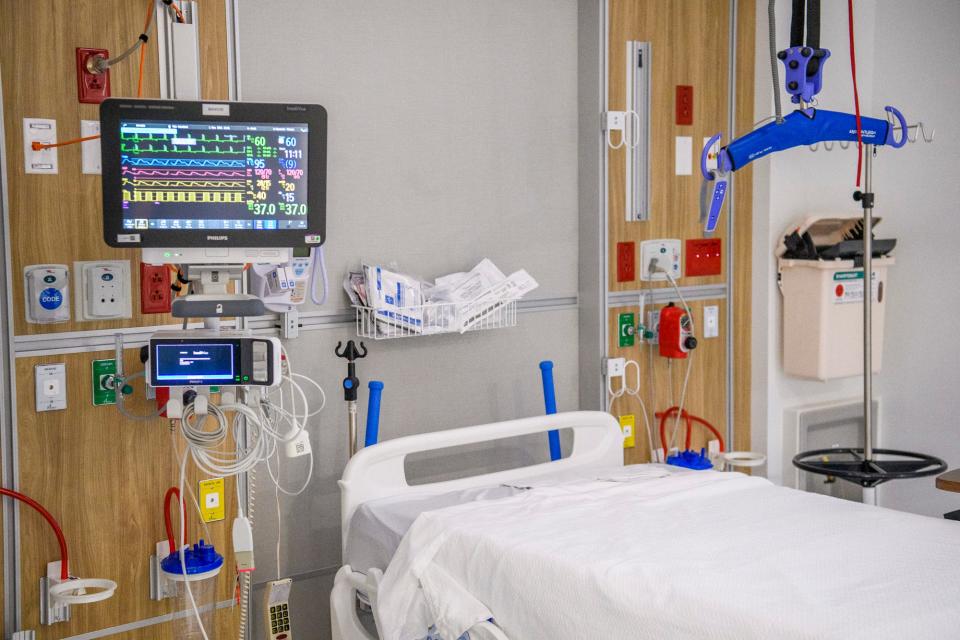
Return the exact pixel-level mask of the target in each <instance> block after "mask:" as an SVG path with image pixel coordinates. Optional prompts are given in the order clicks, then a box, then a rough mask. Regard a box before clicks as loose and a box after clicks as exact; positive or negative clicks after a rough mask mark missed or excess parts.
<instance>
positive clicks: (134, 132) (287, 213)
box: [119, 119, 309, 366]
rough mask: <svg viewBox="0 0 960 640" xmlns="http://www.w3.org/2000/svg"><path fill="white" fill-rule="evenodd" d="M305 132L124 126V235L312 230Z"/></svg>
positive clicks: (215, 125) (252, 126) (143, 123)
mask: <svg viewBox="0 0 960 640" xmlns="http://www.w3.org/2000/svg"><path fill="white" fill-rule="evenodd" d="M308 133H309V127H308V126H307V125H306V124H298V123H274V124H270V123H262V122H257V123H251V122H184V121H162V120H135V119H123V120H121V122H120V150H119V151H120V164H121V167H120V170H121V177H122V179H121V187H122V191H123V201H122V207H123V213H122V218H123V228H124V229H125V230H130V231H133V230H138V229H139V230H148V229H156V230H161V229H163V230H200V229H203V230H211V229H212V230H217V229H221V230H227V229H230V230H245V231H246V230H249V231H262V232H263V233H264V234H268V233H269V232H270V231H275V230H299V229H307V228H308V226H307V216H308V213H309V211H308V204H307V203H308V200H307V157H308V154H307V140H308ZM199 363H200V361H198V366H200V364H199Z"/></svg>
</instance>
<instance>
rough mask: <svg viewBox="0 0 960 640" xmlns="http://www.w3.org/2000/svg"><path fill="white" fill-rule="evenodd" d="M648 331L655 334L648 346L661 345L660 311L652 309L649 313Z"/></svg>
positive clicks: (648, 341)
mask: <svg viewBox="0 0 960 640" xmlns="http://www.w3.org/2000/svg"><path fill="white" fill-rule="evenodd" d="M647 331H649V332H651V333H652V334H653V337H651V338H650V339H649V340H647V343H648V344H660V310H659V309H651V310H650V311H647Z"/></svg>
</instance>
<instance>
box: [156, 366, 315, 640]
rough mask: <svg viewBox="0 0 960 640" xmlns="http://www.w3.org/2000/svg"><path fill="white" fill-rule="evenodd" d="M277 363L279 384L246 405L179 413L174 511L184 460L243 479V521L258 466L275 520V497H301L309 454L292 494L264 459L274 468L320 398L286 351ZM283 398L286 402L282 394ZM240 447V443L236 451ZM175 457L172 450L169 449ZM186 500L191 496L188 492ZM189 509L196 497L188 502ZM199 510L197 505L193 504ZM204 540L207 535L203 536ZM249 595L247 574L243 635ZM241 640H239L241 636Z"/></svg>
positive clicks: (207, 471) (309, 475) (211, 406)
mask: <svg viewBox="0 0 960 640" xmlns="http://www.w3.org/2000/svg"><path fill="white" fill-rule="evenodd" d="M282 353H283V358H284V359H283V364H282V365H281V368H282V371H281V376H282V378H281V384H280V386H279V387H277V388H276V389H273V390H270V391H269V392H268V391H263V390H261V391H259V392H258V394H257V395H256V397H254V398H252V399H251V398H248V399H247V400H248V401H247V402H246V403H244V402H234V403H227V404H221V405H217V404H213V403H208V406H207V411H206V413H205V414H204V415H199V414H198V409H197V405H196V404H195V403H194V402H191V403H190V404H188V405H186V406H185V407H184V408H183V415H182V418H181V419H180V420H179V425H180V433H181V435H182V436H183V439H184V442H185V443H186V450H185V451H184V455H183V459H182V460H178V462H179V466H180V494H181V498H180V506H181V509H182V508H183V495H184V493H183V491H184V485H185V483H186V465H187V461H188V459H192V460H193V462H194V464H195V465H196V467H197V468H198V469H199V470H200V471H201V472H202V473H204V474H206V475H209V476H215V477H216V476H221V477H226V476H237V475H240V474H242V473H246V474H248V475H247V477H248V481H249V487H250V493H251V499H250V505H249V509H248V510H249V512H250V513H249V515H248V519H249V520H251V522H252V520H253V514H252V512H253V498H252V493H253V474H254V471H255V469H256V467H257V465H258V464H260V463H265V464H266V466H267V471H268V473H269V475H270V478H271V480H272V481H273V482H274V486H275V488H276V496H277V515H278V519H279V517H280V504H279V494H280V493H284V494H286V495H291V496H296V495H300V494H301V493H303V492H304V491H305V490H306V489H307V487H308V486H309V484H310V482H311V480H312V479H313V469H314V459H313V458H314V456H313V452H312V451H311V452H310V454H309V467H308V470H307V475H306V479H305V481H304V482H303V485H302V486H301V487H300V488H299V489H298V490H297V491H295V492H293V491H288V490H286V489H284V488H283V487H282V486H280V481H279V468H278V470H277V474H276V475H275V474H274V471H273V468H272V467H271V466H270V459H271V458H272V457H274V456H276V457H277V464H278V467H279V464H280V460H281V456H280V451H279V447H280V446H281V445H284V444H286V443H289V442H292V441H294V440H296V439H297V438H299V437H301V435H302V434H303V433H304V431H305V430H306V429H307V426H308V423H309V420H310V418H311V417H314V416H316V415H317V414H318V413H319V412H320V411H321V410H322V409H323V406H324V405H325V404H326V395H325V394H324V392H323V389H322V388H321V387H320V385H319V384H318V383H317V382H316V381H314V380H312V379H311V378H309V377H307V376H305V375H302V374H298V373H294V372H293V371H292V368H291V365H290V360H289V357H288V356H287V354H286V350H285V349H283V351H282ZM302 381H306V382H307V383H308V384H309V385H312V386H313V387H314V388H315V389H316V390H317V391H318V392H319V394H320V406H319V408H317V409H315V410H313V411H311V410H310V403H309V401H308V398H307V394H306V392H305V391H304V388H303V386H301V384H300V382H302ZM288 394H289V397H287V395H288ZM230 413H233V418H232V419H228V417H227V415H228V414H230ZM230 436H232V439H233V442H234V443H237V444H236V446H235V447H234V448H233V449H232V450H229V451H227V450H224V447H223V445H224V444H225V443H226V442H227V441H228V438H229V437H230ZM240 443H243V445H242V446H241V444H240ZM174 453H175V455H176V448H174ZM191 495H193V494H192V492H191ZM237 503H238V505H237V510H238V514H239V515H240V516H241V517H242V516H243V507H242V495H241V493H240V489H239V486H238V487H237ZM194 504H196V498H195V497H194ZM197 508H198V511H199V505H197ZM280 531H281V529H278V540H277V567H278V571H279V555H280V548H279V545H280V538H279V536H280ZM208 537H209V536H208ZM180 538H181V540H180V542H181V548H182V547H183V546H184V545H186V530H185V528H184V527H183V526H182V525H181V536H180ZM180 555H181V557H180V561H181V567H182V568H183V571H184V575H186V567H185V564H186V563H185V560H184V558H183V554H182V552H181V554H180ZM186 589H187V594H188V596H189V599H190V603H191V606H192V608H193V611H194V615H195V616H196V617H197V621H198V622H199V623H200V628H201V631H202V633H203V638H204V639H205V640H209V639H208V636H207V633H206V630H205V629H203V623H202V621H201V620H200V612H199V609H198V608H197V605H196V601H195V599H194V597H193V593H192V591H191V589H190V583H189V582H187V583H186ZM249 593H250V578H249V574H244V575H243V576H242V577H241V603H240V630H241V633H243V631H244V630H245V628H246V626H247V621H248V605H247V600H248V599H249ZM241 638H242V636H241Z"/></svg>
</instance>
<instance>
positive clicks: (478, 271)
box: [423, 258, 506, 333]
mask: <svg viewBox="0 0 960 640" xmlns="http://www.w3.org/2000/svg"><path fill="white" fill-rule="evenodd" d="M505 279H506V276H505V275H503V272H502V271H500V269H498V268H497V266H496V265H495V264H493V262H492V261H490V260H489V259H488V258H484V259H483V260H481V261H480V262H479V263H478V264H477V265H476V266H475V267H474V268H473V269H471V270H470V271H468V272H459V273H451V274H447V275H445V276H440V277H439V278H437V279H436V280H435V281H434V286H433V287H430V288H429V289H428V290H425V291H424V298H425V299H426V300H427V302H429V303H430V304H429V306H428V307H427V309H426V312H425V314H424V318H423V320H424V332H425V333H429V332H439V331H446V330H449V329H450V328H452V327H455V326H456V325H457V317H458V313H457V310H458V308H459V307H458V303H463V302H469V301H471V300H475V299H476V298H478V297H479V296H481V295H482V294H483V293H484V292H485V291H487V290H489V289H490V288H492V287H493V286H494V285H496V284H498V283H500V282H503V281H504V280H505Z"/></svg>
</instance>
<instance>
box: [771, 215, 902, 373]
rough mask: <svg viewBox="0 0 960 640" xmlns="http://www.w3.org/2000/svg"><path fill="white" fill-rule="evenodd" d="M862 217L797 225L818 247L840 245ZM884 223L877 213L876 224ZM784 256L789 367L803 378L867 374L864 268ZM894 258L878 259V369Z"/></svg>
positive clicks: (875, 341)
mask: <svg viewBox="0 0 960 640" xmlns="http://www.w3.org/2000/svg"><path fill="white" fill-rule="evenodd" d="M860 219H861V218H860V217H859V216H852V217H820V216H818V217H812V218H808V219H807V220H805V221H804V222H803V224H801V225H799V226H797V227H791V228H790V229H789V230H788V232H787V233H791V232H793V231H794V230H796V231H797V232H798V233H800V234H803V233H804V232H809V233H810V235H811V237H812V238H813V241H814V244H815V245H816V246H818V247H821V246H826V245H834V244H836V243H839V242H840V241H841V240H843V239H844V237H845V236H846V235H847V234H848V233H849V232H850V231H851V230H852V229H854V228H855V227H856V226H857V223H858V221H859V220H860ZM879 222H880V219H879V218H874V225H876V224H877V223H879ZM785 251H786V247H785V245H784V243H783V242H782V241H781V243H780V246H779V247H778V248H777V257H778V258H779V274H780V292H781V293H782V294H783V369H784V373H786V374H787V375H791V376H798V377H801V378H815V379H818V380H830V379H832V378H843V377H848V376H857V375H863V298H864V290H865V287H864V277H863V268H862V267H857V266H856V265H855V263H854V260H841V259H836V260H824V259H820V260H802V259H790V258H783V255H784V253H785ZM893 264H894V259H893V258H892V257H883V258H878V257H874V259H873V277H872V278H871V280H872V287H871V289H872V298H873V341H872V344H873V370H874V372H878V371H880V366H881V363H882V355H883V329H884V316H885V311H886V305H887V269H888V268H889V267H890V266H892V265H893Z"/></svg>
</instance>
